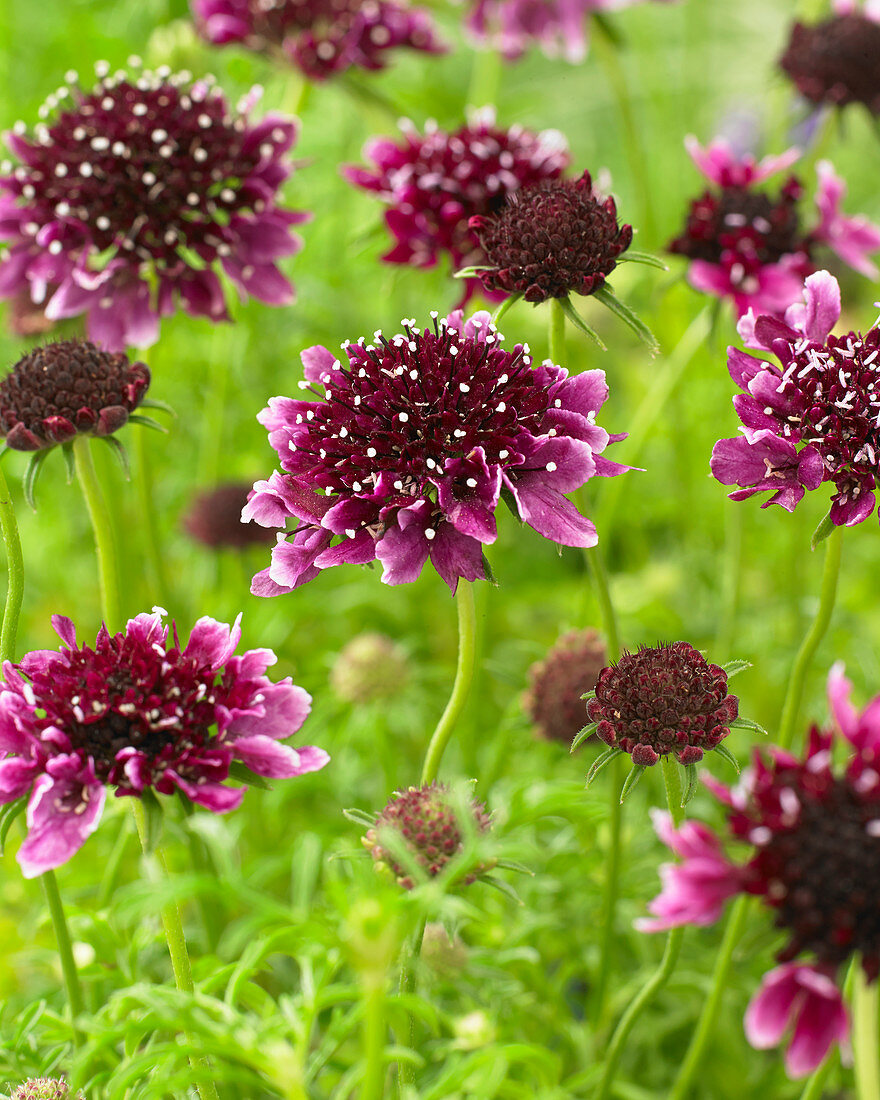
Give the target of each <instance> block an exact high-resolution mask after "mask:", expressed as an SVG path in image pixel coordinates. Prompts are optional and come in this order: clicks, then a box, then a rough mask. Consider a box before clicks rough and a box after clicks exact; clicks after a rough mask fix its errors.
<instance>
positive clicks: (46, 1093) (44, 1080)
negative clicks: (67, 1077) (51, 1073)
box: [10, 1077, 70, 1100]
mask: <svg viewBox="0 0 880 1100" xmlns="http://www.w3.org/2000/svg"><path fill="white" fill-rule="evenodd" d="M10 1100H70V1088H69V1087H68V1084H67V1082H66V1081H63V1080H62V1079H61V1078H60V1077H31V1078H29V1080H27V1081H25V1083H24V1084H23V1085H19V1086H18V1088H17V1089H16V1090H15V1091H14V1092H13V1094H12V1096H11V1097H10Z"/></svg>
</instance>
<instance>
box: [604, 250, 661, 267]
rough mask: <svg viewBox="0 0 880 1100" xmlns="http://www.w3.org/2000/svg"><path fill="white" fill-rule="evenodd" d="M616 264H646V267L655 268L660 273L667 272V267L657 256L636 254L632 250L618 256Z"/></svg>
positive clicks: (644, 253) (642, 253) (647, 253)
mask: <svg viewBox="0 0 880 1100" xmlns="http://www.w3.org/2000/svg"><path fill="white" fill-rule="evenodd" d="M617 262H618V263H619V264H625V263H627V262H629V263H631V264H647V265H648V267H657V268H659V269H660V270H661V271H668V270H669V265H668V264H665V263H664V262H663V261H662V260H661V259H660V257H659V256H652V255H651V253H650V252H638V251H637V250H635V249H632V248H631V249H629V251H627V252H624V253H623V255H622V256H618V257H617Z"/></svg>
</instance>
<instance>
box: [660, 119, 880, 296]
mask: <svg viewBox="0 0 880 1100" xmlns="http://www.w3.org/2000/svg"><path fill="white" fill-rule="evenodd" d="M686 146H687V150H688V152H689V153H690V155H691V157H692V159H693V161H694V163H695V164H696V166H697V168H699V170H700V171H701V172H702V173H703V175H704V176H705V177H706V178H707V179H708V180H709V182H710V183H711V184H712V185H713V186H712V187H710V188H708V189H707V190H706V191H704V192H703V194H702V195H700V197H699V198H697V199H694V201H693V202H692V203H691V205H690V208H689V210H688V214H687V221H686V223H685V227H684V230H683V231H682V233H681V234H680V235H679V236H678V237H676V238H675V239H674V240H673V241H671V242H670V244H669V246H668V248H669V251H670V252H672V253H674V254H676V255H679V256H685V257H687V259H689V260H690V267H689V268H688V279H689V280H690V282H691V284H692V285H693V286H694V287H695V288H696V289H697V290H700V291H702V292H703V293H704V294H711V295H713V296H714V297H717V298H729V299H730V300H731V301H732V302H733V305H734V308H735V309H736V311H737V314H738V315H740V316H741V315H742V314H744V313H746V312H747V311H748V310H749V309H754V310H755V311H756V312H757V313H768V314H781V313H783V312H784V310H785V309H787V308H788V306H790V305H791V304H792V303H793V302H796V301H797V300H798V299H799V297H800V293H801V288H802V286H803V281H804V278H805V277H806V276H807V275H810V274H811V273H812V272H814V271H815V270H816V268H817V265H816V263H815V262H814V256H815V253H816V251H817V250H818V249H819V248H821V247H822V246H825V247H826V248H830V249H832V250H833V251H834V252H836V253H837V255H838V256H839V257H840V259H842V260H843V262H844V263H846V264H848V265H849V266H850V267H852V268H854V269H855V270H856V271H858V272H860V273H861V274H862V275H866V276H867V277H868V278H870V279H877V278H878V274H880V273H878V269H877V267H876V265H875V264H874V263H872V261H871V260H870V259H869V254H870V253H871V252H874V251H876V250H877V249H880V226H877V225H874V224H872V223H871V222H869V221H868V220H867V219H866V218H863V217H848V216H846V215H845V214H843V213H842V212H841V209H840V204H841V200H842V199H843V196H844V194H845V193H846V185H845V184H844V182H843V180H842V179H840V178H839V177H838V176H837V175H835V173H834V169H833V168H832V166H831V164H830V163H829V162H828V161H821V162H820V163H819V164H818V166H817V173H818V182H819V186H818V190H817V192H816V199H815V203H816V209H817V213H818V221H817V222H816V223H815V224H814V225H813V226H812V228H807V227H806V226H805V225H804V224H803V223H802V217H803V209H802V203H801V201H800V200H801V198H802V196H803V186H802V184H801V182H800V180H799V179H798V178H797V177H796V176H793V175H792V176H789V177H788V179H787V180H786V181H785V183H784V184H783V185H782V188H781V189H780V190H779V192H778V193H776V194H774V193H772V192H768V191H766V190H764V189H762V188H760V187H759V186H758V185H759V184H762V183H763V182H764V181H765V180H766V179H768V178H769V177H770V176H772V175H774V174H775V173H777V172H781V171H783V170H784V169H786V168H788V167H789V166H790V165H792V164H793V163H794V162H795V161H796V160H797V159H798V157H799V156H800V153H799V151H798V150H797V149H789V150H788V151H787V152H786V153H783V154H781V155H780V156H776V157H765V158H764V159H763V160H762V161H760V162H756V161H755V159H754V157H752V156H750V155H748V154H747V155H745V156H737V155H736V154H735V153H734V152H733V150H732V149H731V147H730V146H729V145H728V144H727V143H726V142H724V141H714V142H712V144H711V145H709V146H707V147H706V148H705V149H703V148H702V147H701V146H700V145H699V143H698V142H697V140H696V138H693V137H689V138H688V139H687V141H686Z"/></svg>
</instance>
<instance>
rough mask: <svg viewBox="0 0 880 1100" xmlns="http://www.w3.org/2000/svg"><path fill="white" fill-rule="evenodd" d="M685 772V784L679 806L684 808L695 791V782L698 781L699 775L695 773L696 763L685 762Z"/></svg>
mask: <svg viewBox="0 0 880 1100" xmlns="http://www.w3.org/2000/svg"><path fill="white" fill-rule="evenodd" d="M684 770H685V774H686V775H687V786H686V787H685V789H684V794H683V795H682V796H681V808H682V809H684V808H685V806H687V804H688V802H690V800H691V799H692V798H693V797H694V795H695V794H696V793H697V784H698V783H699V777H698V775H697V765H696V764H685V768H684Z"/></svg>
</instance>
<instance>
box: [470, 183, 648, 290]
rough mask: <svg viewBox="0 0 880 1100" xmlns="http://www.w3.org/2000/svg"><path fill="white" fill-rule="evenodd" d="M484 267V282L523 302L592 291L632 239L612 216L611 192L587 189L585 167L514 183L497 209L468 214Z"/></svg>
mask: <svg viewBox="0 0 880 1100" xmlns="http://www.w3.org/2000/svg"><path fill="white" fill-rule="evenodd" d="M470 226H471V229H473V230H474V231H475V233H476V235H477V239H478V240H479V242H480V246H481V247H482V249H483V251H484V252H485V253H486V263H487V264H490V265H491V268H492V270H490V271H485V272H483V273H482V275H481V276H480V278H481V280H482V283H483V286H484V287H485V288H486V290H500V291H504V292H505V293H507V294H522V295H523V297H524V298H525V300H526V301H527V302H543V301H546V299H547V298H565V297H567V296H568V295H569V294H592V293H593V291H594V290H596V289H597V288H598V287H600V286H602V284H603V283H604V282H605V278H606V276H608V275H610V274H611V272H612V271H613V270H614V268H615V267H616V266H617V257H618V256H620V254H621V253H622V252H625V251H626V249H627V248H629V246H630V245H631V244H632V237H633V231H632V226H631V225H621V226H619V225H618V224H617V207H616V206H615V203H614V199H611V198H608V199H602V198H600V197H599V196H598V195H597V194H596V192H595V191H594V190H593V181H592V178H591V177H590V173H589V172H584V174H583V175H582V176H581V178H580V179H578V180H556V181H554V182H551V183H544V184H540V185H538V186H534V187H528V188H524V189H522V190H520V191H514V192H513V194H511V195H510V196H508V199H507V205H506V206H505V207H504V208H503V209H502V210H500V211H499V212H498V213H497V214H492V215H487V216H480V215H478V216H477V217H474V218H471V220H470Z"/></svg>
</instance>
